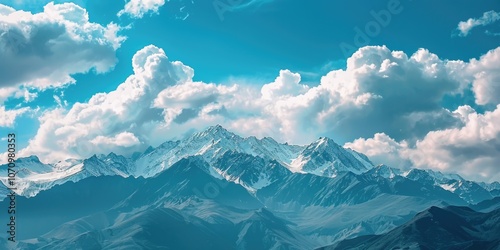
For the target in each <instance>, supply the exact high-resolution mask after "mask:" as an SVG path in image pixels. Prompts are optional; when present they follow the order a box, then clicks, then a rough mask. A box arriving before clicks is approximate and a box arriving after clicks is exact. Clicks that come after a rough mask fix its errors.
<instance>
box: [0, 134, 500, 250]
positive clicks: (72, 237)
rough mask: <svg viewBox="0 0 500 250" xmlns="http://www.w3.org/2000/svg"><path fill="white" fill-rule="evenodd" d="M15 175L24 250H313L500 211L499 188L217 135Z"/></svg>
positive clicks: (339, 150)
mask: <svg viewBox="0 0 500 250" xmlns="http://www.w3.org/2000/svg"><path fill="white" fill-rule="evenodd" d="M19 168H20V170H22V171H23V172H22V174H23V177H22V178H21V180H24V182H21V185H20V186H21V187H22V194H23V195H24V196H26V197H29V198H25V197H18V199H19V205H20V206H22V207H24V209H25V211H24V219H22V218H23V217H20V218H21V219H20V221H19V223H20V227H23V228H30V230H25V231H24V235H23V233H20V234H19V237H20V240H21V241H20V242H19V243H18V245H16V246H17V247H18V248H22V249H39V248H41V247H46V248H49V249H70V248H71V249H75V248H76V249H79V248H83V249H92V248H99V249H114V248H131V247H137V246H140V247H142V248H154V249H157V248H162V247H163V248H165V247H167V248H173V249H199V248H200V247H201V248H203V247H204V248H205V249H221V248H224V249H314V248H318V247H322V246H327V245H331V244H333V243H336V242H337V243H338V242H342V241H343V240H345V239H349V238H355V237H358V236H363V235H374V234H377V235H381V234H384V233H387V232H389V231H390V230H393V229H395V228H397V227H398V226H400V225H403V224H404V223H406V222H408V221H409V220H411V219H412V218H413V217H414V216H415V215H416V214H417V213H418V212H421V211H425V210H426V209H429V208H430V207H433V206H434V207H447V206H450V205H454V206H470V207H473V208H475V209H476V208H477V209H481V211H491V210H492V209H495V208H498V207H500V201H499V200H498V197H496V195H495V192H497V191H498V190H497V189H496V187H497V183H491V184H486V183H476V182H472V181H468V180H465V179H463V178H462V177H460V176H458V175H454V174H442V173H440V172H436V171H431V170H420V169H410V170H407V171H403V170H400V169H397V168H392V167H389V166H386V165H378V166H374V165H373V164H372V163H371V162H370V160H369V159H368V157H366V156H364V155H362V154H360V153H357V152H355V151H353V150H351V149H346V148H343V147H341V146H339V145H338V144H336V143H335V142H334V141H333V140H331V139H328V138H319V139H318V140H316V141H315V142H313V143H311V144H309V145H307V146H296V145H288V144H281V143H278V142H276V141H275V140H273V139H272V138H262V139H257V138H255V137H248V138H242V137H240V136H237V135H235V134H233V133H231V132H229V131H227V130H225V129H224V128H222V127H221V126H212V127H209V128H208V129H206V130H204V131H202V132H198V133H194V134H193V135H191V136H189V137H187V138H186V139H184V140H179V141H167V142H165V143H163V144H161V145H160V146H158V147H156V148H152V147H150V148H148V149H147V150H146V151H145V152H143V153H138V154H134V156H133V157H130V158H127V157H123V156H120V155H116V154H114V153H110V154H108V155H94V156H92V157H90V158H88V159H84V160H78V159H67V160H65V161H61V162H58V163H56V164H43V163H41V162H40V161H39V159H38V158H37V157H35V156H32V157H28V158H23V159H19ZM0 171H3V168H0ZM0 174H1V173H0ZM0 190H1V189H0ZM5 190H6V189H4V192H5ZM100 190H102V191H100ZM96 192H99V195H96V194H95V193H96ZM107 197H109V198H107ZM86 201H89V202H86ZM6 202H7V201H6V200H4V201H2V202H0V203H1V204H0V206H6ZM476 203H477V205H475V204H476ZM44 204H45V205H44ZM47 204H50V207H48V206H47ZM67 211H71V212H67ZM58 213H61V214H64V216H57V214H58ZM54 216H57V217H54ZM158 232H164V234H159V233H158ZM189 232H196V235H190V233H189ZM165 234H168V235H165ZM193 237H194V238H193ZM192 239H196V240H197V242H194V241H193V240H192ZM4 243H5V244H7V243H6V242H2V240H0V248H2V247H3V246H4V245H2V244H4Z"/></svg>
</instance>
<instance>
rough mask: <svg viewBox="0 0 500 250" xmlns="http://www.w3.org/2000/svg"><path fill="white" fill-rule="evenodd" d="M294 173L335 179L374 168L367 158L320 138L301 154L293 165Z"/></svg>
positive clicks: (328, 139)
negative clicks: (340, 175) (342, 174)
mask: <svg viewBox="0 0 500 250" xmlns="http://www.w3.org/2000/svg"><path fill="white" fill-rule="evenodd" d="M290 167H291V170H292V171H294V172H302V173H304V172H306V173H313V174H316V175H320V176H327V177H335V176H337V174H338V173H340V172H352V173H355V174H361V173H363V172H366V171H368V170H370V169H371V168H373V164H372V163H371V162H370V161H369V160H367V158H366V156H361V154H359V153H357V152H355V151H353V150H350V149H346V148H343V147H342V146H340V145H338V144H337V143H335V142H334V141H333V140H332V139H330V138H327V137H320V138H319V139H318V140H317V141H315V142H313V143H311V144H309V145H308V146H306V147H305V148H304V150H303V151H302V152H300V154H299V156H298V157H297V158H296V159H294V160H293V161H292V163H291V166H290Z"/></svg>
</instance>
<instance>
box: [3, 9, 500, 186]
mask: <svg viewBox="0 0 500 250" xmlns="http://www.w3.org/2000/svg"><path fill="white" fill-rule="evenodd" d="M231 3H233V4H231ZM0 4H1V5H0V6H1V7H0V58H1V59H2V60H1V61H2V63H0V73H1V74H2V75H1V78H2V79H1V80H0V81H1V82H0V87H2V91H1V93H0V98H1V100H2V102H3V105H2V109H1V110H0V117H3V119H4V121H3V122H2V123H0V126H1V127H0V133H1V134H4V135H5V134H7V133H9V132H10V131H15V132H16V133H17V134H18V137H19V140H20V141H18V147H19V148H20V149H22V150H23V151H21V152H22V154H25V155H29V154H37V155H42V157H40V158H41V159H44V160H46V161H55V160H60V159H62V158H68V157H88V156H89V155H91V154H93V153H97V151H98V150H99V152H101V151H102V153H109V152H110V151H116V152H118V153H122V154H130V153H131V152H134V151H140V150H143V149H144V148H145V147H147V146H148V145H153V146H157V145H158V144H159V143H161V142H162V141H165V140H167V139H176V138H181V137H182V136H183V135H184V134H189V133H191V132H193V131H196V130H200V129H202V128H204V127H206V126H208V125H213V124H216V123H220V124H222V125H223V126H224V127H226V128H227V129H229V130H231V131H234V132H236V133H239V134H241V135H243V136H248V135H257V136H258V137H262V136H272V137H274V138H276V140H278V141H281V142H284V141H288V142H291V143H298V144H303V143H308V142H311V140H314V139H316V138H317V137H318V136H328V137H331V138H332V139H334V140H335V141H337V142H338V143H340V144H344V145H346V146H349V147H352V148H354V149H356V150H358V151H361V152H363V153H365V154H367V155H369V156H371V157H373V158H374V159H376V161H380V162H388V163H391V164H393V165H401V167H403V168H404V167H407V166H419V167H424V168H434V169H438V170H442V171H456V172H460V173H462V174H464V175H470V176H472V177H473V178H477V179H488V178H490V177H491V175H492V173H498V172H499V171H497V168H498V166H499V165H500V164H499V163H500V156H499V155H500V146H499V145H500V129H495V128H491V127H495V126H493V125H494V124H498V123H497V122H499V121H500V118H498V117H500V110H499V109H498V106H497V105H498V104H499V103H500V97H498V96H500V86H499V83H498V82H500V75H499V73H498V72H500V69H499V67H500V66H499V65H500V49H497V48H498V47H499V45H500V2H498V1H490V0H488V1H487V0H478V1H470V0H442V1H430V0H421V1H419V0H414V1H412V0H374V1H360V0H353V1H326V0H319V1H285V0H239V1H235V0H232V1H230V0H215V1H212V0H209V1H197V0H170V1H163V0H132V1H125V2H124V1H95V0H88V1H86V0H79V1H53V2H51V1H34V0H0ZM22 11H24V12H22ZM86 16H88V20H86ZM469 19H470V20H469ZM468 20H469V22H467V21H468ZM461 22H462V23H461ZM460 24H461V26H460ZM149 45H154V47H152V46H151V47H147V46H149ZM367 45H374V46H377V47H365V46H367ZM362 47H363V49H360V48H362ZM358 49H360V50H359V51H357V50H358ZM356 51H357V52H356ZM395 51H401V52H402V53H403V54H404V55H405V56H406V57H400V56H399V54H398V53H399V52H395ZM355 52H356V54H355V56H353V53H355ZM487 53H488V54H487ZM134 55H135V56H136V57H135V58H136V59H137V61H135V62H132V58H134ZM412 55H413V56H412ZM167 57H168V59H167ZM144 58H147V59H144ZM348 58H349V59H348ZM154 60H156V61H154ZM174 61H179V63H174ZM155 62H156V63H155ZM348 62H349V63H351V66H348ZM390 62H394V63H395V64H397V66H394V67H392V66H390V65H391V64H390ZM370 64H371V65H372V66H373V67H375V68H370V67H371V66H370V67H369V65H370ZM134 65H135V66H136V68H135V70H134ZM155 65H160V66H158V68H155V67H156V66H155ZM362 65H365V66H366V67H367V68H366V67H365V68H363V67H364V66H362ZM388 65H389V66H388ZM188 66H189V68H188ZM148 67H152V68H148ZM190 69H192V70H193V71H194V76H193V77H192V78H191V76H190ZM384 70H386V71H384ZM329 72H330V73H329ZM148 74H151V75H148ZM139 76H140V77H139ZM145 76H146V78H147V77H149V76H151V77H150V78H147V79H146V78H144V77H145ZM130 77H132V78H133V77H136V78H137V79H135V78H134V79H135V80H134V79H131V78H130ZM141 77H142V78H141ZM70 78H73V79H70ZM298 78H300V81H299V80H298ZM127 79H128V80H127ZM141 82H142V83H141ZM190 84H191V85H190ZM120 86H121V87H120ZM120 88H122V89H125V90H126V91H125V90H124V91H125V92H120V91H118V90H120ZM193 89H196V90H197V91H194V90H193ZM115 90H116V91H115ZM134 91H137V92H134ZM110 92H111V93H114V94H110ZM98 93H104V94H98ZM120 93H121V94H120ZM123 93H126V95H124V94H123ZM129 95H130V96H129ZM98 97H99V98H98ZM91 98H93V99H91ZM245 98H248V100H247V99H245ZM120 100H122V101H121V102H120ZM120 105H122V108H116V107H118V106H120ZM120 107H121V106H120ZM138 107H143V108H142V109H140V110H135V108H138ZM145 110H147V111H145ZM127 112H130V113H127ZM134 112H135V113H134ZM77 114H81V115H77ZM83 116H85V117H83ZM108 119H109V120H108ZM474 119H477V121H475V120H474ZM492 124H493V125H492ZM478 126H479V127H478ZM481 126H484V127H481ZM496 127H498V126H496ZM488 129H491V131H489V130H488ZM81 131H86V132H81ZM89 131H90V132H89ZM471 131H483V132H481V133H482V134H481V133H479V132H478V134H477V135H476V137H474V136H466V135H471V134H474V133H472V132H471ZM70 134H71V135H70ZM469 137H471V138H469ZM443 138H445V139H446V140H447V141H446V140H445V139H443ZM432 140H439V141H442V143H440V144H439V145H437V144H433V145H432V146H429V143H431V141H432ZM485 142H486V145H485ZM97 144H100V145H101V146H99V147H95V148H94V147H93V146H85V147H86V148H85V149H82V148H80V147H82V146H81V145H94V146H95V145H97ZM89 147H90V148H92V149H89ZM94 150H95V151H96V152H94ZM427 150H432V151H427ZM471 152H475V153H471ZM466 153H467V154H466ZM457 154H458V155H459V156H460V157H462V156H463V157H465V158H467V159H465V160H464V159H460V157H456V155H457ZM424 156H425V157H424ZM427 158H429V159H427ZM469 159H470V160H469ZM456 162H459V163H460V166H455V165H456V164H455V163H456ZM464 162H465V163H464ZM482 168H484V170H478V169H482ZM477 173H479V174H477ZM487 176H488V178H486V177H487ZM491 178H493V177H491ZM494 178H500V176H498V175H497V177H494Z"/></svg>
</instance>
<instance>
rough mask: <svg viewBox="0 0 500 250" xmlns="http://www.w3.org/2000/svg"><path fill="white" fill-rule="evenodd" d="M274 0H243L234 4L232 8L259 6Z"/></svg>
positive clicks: (240, 8)
mask: <svg viewBox="0 0 500 250" xmlns="http://www.w3.org/2000/svg"><path fill="white" fill-rule="evenodd" d="M274 1H275V0H250V1H245V2H243V3H241V4H236V5H233V7H232V10H243V9H247V8H250V7H260V6H262V5H264V4H268V3H271V2H274Z"/></svg>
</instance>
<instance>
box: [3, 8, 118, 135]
mask: <svg viewBox="0 0 500 250" xmlns="http://www.w3.org/2000/svg"><path fill="white" fill-rule="evenodd" d="M120 29H121V28H120V27H119V26H118V25H116V24H113V23H110V24H108V25H107V26H102V25H100V24H96V23H92V22H90V21H89V16H88V13H87V11H86V10H85V9H83V8H81V7H80V6H78V5H75V4H73V3H64V4H54V3H49V4H47V5H46V6H45V7H44V10H43V12H41V13H36V14H32V13H30V12H25V11H16V10H15V9H13V8H11V7H8V6H6V5H2V4H0V58H2V60H0V75H1V77H0V87H2V89H1V91H0V102H3V101H4V100H6V99H7V98H9V97H12V96H14V97H24V99H25V100H26V101H32V100H33V99H34V98H36V92H34V93H31V92H29V89H31V90H34V91H36V90H44V89H47V88H57V87H64V86H66V85H68V84H72V83H74V82H75V80H74V79H73V78H72V77H71V75H73V74H76V73H84V72H87V71H89V70H91V69H95V71H96V72H97V73H100V72H106V71H108V70H110V69H111V68H113V66H114V65H115V63H116V57H115V51H116V49H118V48H119V47H120V45H121V43H122V42H123V41H124V40H125V37H122V36H119V35H118V34H117V33H118V31H120ZM1 109H2V111H1V112H2V114H4V116H5V117H6V118H7V117H8V119H6V120H4V122H3V123H0V126H12V124H13V123H14V120H15V118H16V116H18V115H21V114H23V113H24V111H25V110H26V109H19V110H8V111H6V110H5V107H1Z"/></svg>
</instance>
